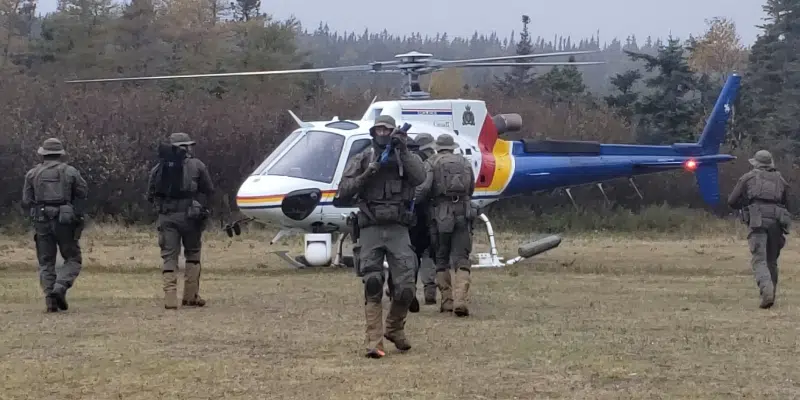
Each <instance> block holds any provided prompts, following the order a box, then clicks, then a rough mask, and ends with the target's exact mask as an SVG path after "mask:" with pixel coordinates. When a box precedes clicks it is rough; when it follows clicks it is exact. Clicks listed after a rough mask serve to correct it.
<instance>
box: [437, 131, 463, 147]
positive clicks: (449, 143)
mask: <svg viewBox="0 0 800 400" xmlns="http://www.w3.org/2000/svg"><path fill="white" fill-rule="evenodd" d="M457 148H458V144H456V142H455V140H453V137H452V136H451V135H449V134H447V133H443V134H441V135H439V137H437V138H436V150H437V151H439V150H455V149H457Z"/></svg>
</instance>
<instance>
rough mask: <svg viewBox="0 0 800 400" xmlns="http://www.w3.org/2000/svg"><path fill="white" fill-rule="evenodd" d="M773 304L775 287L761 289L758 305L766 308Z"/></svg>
mask: <svg viewBox="0 0 800 400" xmlns="http://www.w3.org/2000/svg"><path fill="white" fill-rule="evenodd" d="M773 304H775V289H773V288H771V287H767V288H765V289H763V290H762V291H761V304H759V305H758V307H759V308H764V309H767V308H770V307H772V305H773Z"/></svg>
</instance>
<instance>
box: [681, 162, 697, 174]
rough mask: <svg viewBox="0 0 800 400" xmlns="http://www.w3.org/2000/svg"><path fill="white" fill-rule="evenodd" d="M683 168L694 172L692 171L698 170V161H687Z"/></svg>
mask: <svg viewBox="0 0 800 400" xmlns="http://www.w3.org/2000/svg"><path fill="white" fill-rule="evenodd" d="M683 167H684V168H686V170H687V171H690V172H692V171H694V170H696V169H697V161H695V160H689V161H686V162H685V163H684V164H683Z"/></svg>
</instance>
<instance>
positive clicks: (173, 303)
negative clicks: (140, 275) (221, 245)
mask: <svg viewBox="0 0 800 400" xmlns="http://www.w3.org/2000/svg"><path fill="white" fill-rule="evenodd" d="M169 141H170V143H169V144H162V145H161V146H159V158H160V160H159V163H158V165H156V166H155V167H154V168H153V169H152V170H151V171H150V179H149V183H148V193H147V198H148V200H149V201H150V202H151V203H153V204H154V205H155V207H156V209H157V210H158V221H157V230H158V245H159V247H160V248H161V258H162V259H163V266H162V276H163V285H164V308H166V309H176V308H178V294H177V290H178V288H177V284H178V283H177V275H176V273H177V270H178V257H179V254H180V251H181V243H183V247H184V257H185V258H186V270H185V271H184V286H183V301H182V305H183V306H187V307H203V306H205V304H206V301H205V300H204V299H203V298H201V297H200V295H199V291H200V270H201V263H200V252H201V249H202V245H203V243H202V234H203V230H204V229H205V226H206V223H207V221H208V209H207V208H206V206H205V205H203V204H202V203H201V202H200V201H199V200H198V199H199V198H200V196H198V195H204V197H205V202H206V205H207V203H208V200H209V199H211V196H212V194H213V192H214V185H213V184H212V182H211V176H210V175H209V173H208V169H207V168H206V165H205V164H204V163H203V162H202V161H200V160H199V159H197V158H194V157H193V156H192V153H193V149H194V146H195V142H194V141H193V140H192V139H191V138H190V137H189V135H188V134H186V133H182V132H179V133H173V134H172V135H170V137H169Z"/></svg>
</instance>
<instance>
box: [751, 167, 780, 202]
mask: <svg viewBox="0 0 800 400" xmlns="http://www.w3.org/2000/svg"><path fill="white" fill-rule="evenodd" d="M785 190H786V185H785V184H784V182H783V178H781V175H780V173H779V172H778V171H767V170H760V169H756V170H754V176H753V178H751V179H750V181H749V182H748V185H747V194H748V195H749V197H750V202H765V203H780V201H781V198H782V197H783V192H784V191H785Z"/></svg>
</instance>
